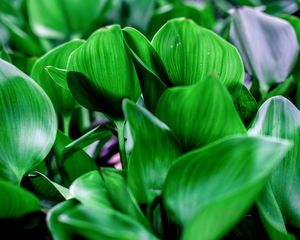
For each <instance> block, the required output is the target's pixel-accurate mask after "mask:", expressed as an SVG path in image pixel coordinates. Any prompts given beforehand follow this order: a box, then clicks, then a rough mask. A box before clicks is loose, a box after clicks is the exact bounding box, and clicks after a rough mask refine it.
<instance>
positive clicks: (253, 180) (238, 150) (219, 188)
mask: <svg viewBox="0 0 300 240" xmlns="http://www.w3.org/2000/svg"><path fill="white" fill-rule="evenodd" d="M236 146H238V147H236ZM290 146H291V144H290V143H289V142H287V141H284V140H279V139H275V138H263V137H248V136H234V137H228V138H224V139H222V140H220V141H218V142H215V143H213V144H211V145H208V146H207V147H204V148H200V149H198V150H195V151H192V152H190V153H187V154H185V155H183V156H181V157H180V158H179V159H178V160H177V161H176V162H175V163H174V165H173V166H172V167H171V169H170V171H169V174H168V177H167V180H166V184H165V188H164V191H163V199H164V203H165V206H166V208H167V211H168V213H169V215H170V216H171V217H172V218H173V219H174V220H175V221H176V222H177V223H178V224H180V225H181V226H183V227H184V233H183V235H184V239H192V236H194V237H195V236H197V239H219V238H221V237H223V236H224V235H225V234H226V233H227V232H228V231H229V230H230V229H231V228H232V227H233V226H234V225H235V224H236V223H237V222H238V221H239V220H240V219H241V217H242V216H243V214H245V213H246V211H247V210H248V209H249V208H250V207H251V205H252V204H253V203H254V201H255V199H256V198H257V196H258V194H259V193H260V191H261V190H262V188H263V187H264V184H265V183H266V181H267V179H268V176H269V175H270V174H271V172H272V170H273V169H274V168H275V167H277V166H278V164H279V163H280V161H281V160H282V158H283V157H284V155H285V154H286V153H287V151H288V150H289V148H290ZM241 200H242V201H241ZM220 218H222V219H224V220H225V219H226V221H218V220H220ZM196 226H198V227H196Z"/></svg>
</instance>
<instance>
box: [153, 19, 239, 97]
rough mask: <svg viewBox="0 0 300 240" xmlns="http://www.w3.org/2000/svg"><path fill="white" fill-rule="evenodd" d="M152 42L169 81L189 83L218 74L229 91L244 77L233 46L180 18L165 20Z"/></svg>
mask: <svg viewBox="0 0 300 240" xmlns="http://www.w3.org/2000/svg"><path fill="white" fill-rule="evenodd" d="M152 45H153V46H154V48H155V49H156V51H157V52H158V54H159V55H160V57H161V58H162V60H163V62H164V64H165V66H166V68H167V72H168V74H169V77H170V79H171V82H172V83H173V84H174V85H175V86H178V85H191V84H195V83H197V82H202V81H205V79H206V78H207V77H208V76H209V75H211V74H212V73H213V74H214V75H216V76H218V77H219V78H220V79H221V81H222V82H223V83H224V84H225V86H226V87H227V88H228V89H229V91H230V92H231V93H232V94H233V95H237V94H238V93H239V91H240V89H241V84H242V83H243V81H244V67H243V63H242V60H241V57H240V55H239V54H238V52H237V50H236V49H235V47H234V46H232V45H231V44H230V43H228V42H226V41H225V40H224V39H222V38H221V37H219V36H218V35H217V34H215V33H214V32H212V31H210V30H207V29H205V28H202V27H200V26H198V25H197V24H196V23H194V22H193V21H191V20H187V19H184V18H179V19H173V20H170V21H168V22H167V23H166V24H165V25H164V26H163V27H162V28H161V29H160V30H159V31H158V32H157V33H156V35H155V36H154V38H153V40H152Z"/></svg>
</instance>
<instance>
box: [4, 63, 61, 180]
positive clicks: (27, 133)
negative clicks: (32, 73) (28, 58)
mask: <svg viewBox="0 0 300 240" xmlns="http://www.w3.org/2000/svg"><path fill="white" fill-rule="evenodd" d="M0 122H1V124H0V133H1V134H0V178H4V179H7V180H10V181H12V182H19V181H20V180H21V179H22V177H23V176H24V175H25V173H27V172H28V171H29V170H30V169H32V168H33V167H35V166H37V165H38V164H39V163H40V162H42V161H43V159H44V158H45V157H46V155H47V154H48V152H49V151H50V149H51V147H52V145H53V143H54V140H55V135H56V129H57V122H56V116H55V111H54V108H53V106H52V104H51V101H50V99H49V98H48V96H47V95H46V93H45V92H44V91H43V90H42V89H41V88H40V87H39V86H38V85H37V84H36V83H35V82H34V81H33V80H32V79H31V78H30V77H28V76H27V75H26V74H24V73H23V72H21V71H20V70H18V69H17V68H16V67H14V66H13V65H11V64H9V63H7V62H5V61H3V60H1V59H0Z"/></svg>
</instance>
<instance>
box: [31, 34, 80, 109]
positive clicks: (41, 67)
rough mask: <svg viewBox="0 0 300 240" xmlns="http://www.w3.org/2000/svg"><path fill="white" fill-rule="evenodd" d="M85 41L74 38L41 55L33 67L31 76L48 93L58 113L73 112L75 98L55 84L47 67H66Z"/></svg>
mask: <svg viewBox="0 0 300 240" xmlns="http://www.w3.org/2000/svg"><path fill="white" fill-rule="evenodd" d="M83 43H84V41H81V40H74V41H71V42H67V43H65V44H63V45H60V46H58V47H56V48H54V49H52V50H51V51H49V52H47V53H46V54H45V55H44V56H42V57H40V58H39V59H38V60H37V61H36V62H35V64H34V65H33V67H32V70H31V74H30V76H31V77H32V78H33V79H34V80H35V81H36V82H37V83H38V84H39V85H40V86H41V87H42V88H43V89H44V91H45V92H46V93H47V94H48V96H49V97H50V99H51V101H52V103H53V105H54V107H55V110H56V112H57V113H58V114H63V115H69V114H71V113H72V110H73V109H74V107H75V99H74V98H73V97H72V95H71V93H70V92H69V91H66V90H65V89H63V88H61V87H59V86H58V85H57V84H55V81H53V79H52V78H51V77H50V76H49V75H48V73H47V71H46V69H45V68H46V67H47V66H52V67H57V68H61V69H66V67H67V61H68V58H69V56H70V54H71V53H72V52H73V51H74V50H75V49H77V48H78V47H80V46H81V45H82V44H83ZM65 82H66V81H65ZM66 84H67V83H66Z"/></svg>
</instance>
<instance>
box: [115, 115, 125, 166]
mask: <svg viewBox="0 0 300 240" xmlns="http://www.w3.org/2000/svg"><path fill="white" fill-rule="evenodd" d="M115 124H116V126H117V131H118V142H119V152H120V159H121V163H122V168H123V169H127V167H128V163H127V156H126V150H125V139H124V126H125V121H124V120H121V121H115Z"/></svg>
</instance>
